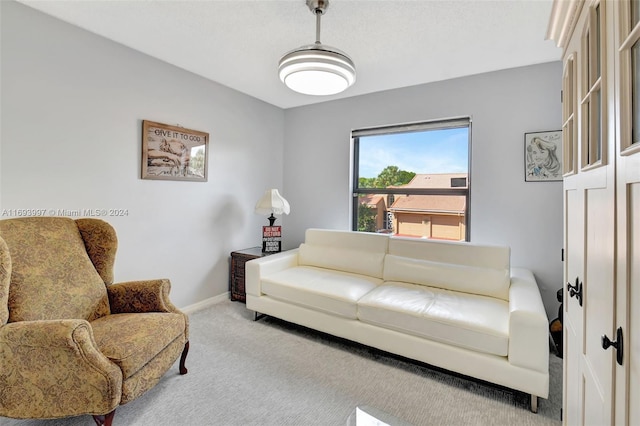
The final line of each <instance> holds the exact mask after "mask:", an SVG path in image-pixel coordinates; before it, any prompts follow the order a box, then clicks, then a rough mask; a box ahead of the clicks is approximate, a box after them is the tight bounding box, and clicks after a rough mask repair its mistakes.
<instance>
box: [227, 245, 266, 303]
mask: <svg viewBox="0 0 640 426" xmlns="http://www.w3.org/2000/svg"><path fill="white" fill-rule="evenodd" d="M269 254H271V253H263V252H262V247H251V248H248V249H243V250H236V251H232V252H231V265H230V269H229V293H230V294H231V300H237V301H240V302H243V303H246V300H247V295H246V294H247V293H246V290H245V286H244V278H245V273H244V264H245V263H247V262H248V261H250V260H251V259H257V258H259V257H263V256H268V255H269Z"/></svg>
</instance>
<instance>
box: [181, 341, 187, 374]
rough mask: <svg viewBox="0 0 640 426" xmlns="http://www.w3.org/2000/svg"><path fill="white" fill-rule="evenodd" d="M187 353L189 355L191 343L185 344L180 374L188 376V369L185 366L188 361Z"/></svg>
mask: <svg viewBox="0 0 640 426" xmlns="http://www.w3.org/2000/svg"><path fill="white" fill-rule="evenodd" d="M187 353H189V341H187V343H185V344H184V350H183V351H182V356H180V374H187V371H188V370H187V367H185V366H184V362H185V360H186V359H187Z"/></svg>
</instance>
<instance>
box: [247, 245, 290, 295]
mask: <svg viewBox="0 0 640 426" xmlns="http://www.w3.org/2000/svg"><path fill="white" fill-rule="evenodd" d="M298 250H299V249H293V250H288V251H283V252H281V253H277V254H272V255H270V256H265V257H260V258H258V259H253V260H250V261H248V262H247V263H246V264H245V281H244V285H245V291H246V292H247V294H251V295H253V296H261V295H262V291H261V280H262V278H263V277H265V276H267V275H269V274H273V273H275V272H278V271H283V270H285V269H288V268H293V267H294V266H298Z"/></svg>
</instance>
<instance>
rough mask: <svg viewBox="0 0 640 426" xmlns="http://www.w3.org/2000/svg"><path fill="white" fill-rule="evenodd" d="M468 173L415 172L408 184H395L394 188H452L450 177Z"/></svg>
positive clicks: (465, 175) (462, 175)
mask: <svg viewBox="0 0 640 426" xmlns="http://www.w3.org/2000/svg"><path fill="white" fill-rule="evenodd" d="M468 175H469V174H468V173H435V174H417V175H415V176H414V177H413V179H411V181H410V182H409V183H408V184H406V185H402V186H396V187H394V188H452V186H451V179H453V178H466V177H467V176H468ZM467 184H468V181H467ZM466 187H467V185H464V186H459V187H457V188H466Z"/></svg>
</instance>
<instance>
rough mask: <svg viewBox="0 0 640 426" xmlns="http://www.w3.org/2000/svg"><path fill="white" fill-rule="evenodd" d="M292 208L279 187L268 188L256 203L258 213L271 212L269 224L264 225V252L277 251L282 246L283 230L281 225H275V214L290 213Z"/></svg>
mask: <svg viewBox="0 0 640 426" xmlns="http://www.w3.org/2000/svg"><path fill="white" fill-rule="evenodd" d="M290 210H291V208H290V207H289V202H288V201H287V200H285V199H284V197H283V196H282V195H280V193H279V192H278V190H277V189H267V190H266V191H265V193H264V195H263V196H262V198H260V199H259V200H258V202H257V203H256V209H255V211H256V213H257V214H271V216H269V218H268V219H269V226H263V227H262V251H263V252H264V253H277V252H279V251H280V250H281V248H282V242H281V237H282V232H281V228H280V226H274V225H273V224H274V223H275V221H276V217H275V216H274V214H283V213H284V214H289V211H290Z"/></svg>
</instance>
